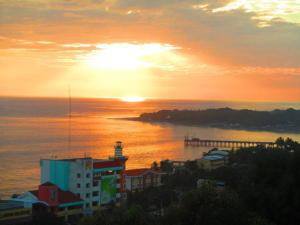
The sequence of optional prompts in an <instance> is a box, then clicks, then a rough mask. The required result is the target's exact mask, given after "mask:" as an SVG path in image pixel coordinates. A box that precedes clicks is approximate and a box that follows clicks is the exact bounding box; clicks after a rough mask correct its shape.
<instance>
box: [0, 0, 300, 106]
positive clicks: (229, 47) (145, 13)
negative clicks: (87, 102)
mask: <svg viewBox="0 0 300 225" xmlns="http://www.w3.org/2000/svg"><path fill="white" fill-rule="evenodd" d="M68 86H70V87H71V90H72V95H73V96H76V97H97V98H100V97H124V96H138V97H146V98H147V97H149V98H174V99H212V100H216V99H218V100H244V101H300V0H248V1H247V0H203V1H201V0H198V1H196V0H185V1H183V0H65V1H63V0H0V96H53V97H57V96H59V97H65V96H68Z"/></svg>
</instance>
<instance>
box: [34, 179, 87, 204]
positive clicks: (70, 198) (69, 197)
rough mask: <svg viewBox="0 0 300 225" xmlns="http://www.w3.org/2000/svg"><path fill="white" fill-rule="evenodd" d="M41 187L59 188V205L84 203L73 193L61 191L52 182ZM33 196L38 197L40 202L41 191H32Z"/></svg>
mask: <svg viewBox="0 0 300 225" xmlns="http://www.w3.org/2000/svg"><path fill="white" fill-rule="evenodd" d="M40 186H47V187H50V186H55V187H57V191H58V193H57V197H58V199H57V200H58V203H59V204H65V203H72V202H80V201H82V199H81V198H80V197H79V196H78V195H76V194H74V193H73V192H71V191H64V190H62V189H60V188H59V187H58V186H57V185H55V184H53V183H51V182H46V183H43V184H41V185H40ZM30 192H31V193H32V194H33V195H35V196H36V197H38V199H39V200H40V196H39V190H33V191H30Z"/></svg>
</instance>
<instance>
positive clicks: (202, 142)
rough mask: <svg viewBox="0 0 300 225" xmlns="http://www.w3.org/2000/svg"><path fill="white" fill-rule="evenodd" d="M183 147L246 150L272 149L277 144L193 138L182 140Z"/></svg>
mask: <svg viewBox="0 0 300 225" xmlns="http://www.w3.org/2000/svg"><path fill="white" fill-rule="evenodd" d="M184 146H186V147H189V146H191V147H222V148H247V147H256V146H264V147H270V148H274V147H277V144H276V143H274V142H261V141H231V140H209V139H200V138H195V137H188V136H186V137H185V138H184Z"/></svg>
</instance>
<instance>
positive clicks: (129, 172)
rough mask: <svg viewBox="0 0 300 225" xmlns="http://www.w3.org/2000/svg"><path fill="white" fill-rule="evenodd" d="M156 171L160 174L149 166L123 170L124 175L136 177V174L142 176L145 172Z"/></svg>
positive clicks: (157, 172)
mask: <svg viewBox="0 0 300 225" xmlns="http://www.w3.org/2000/svg"><path fill="white" fill-rule="evenodd" d="M148 172H150V173H156V174H161V172H159V171H155V170H152V169H149V168H141V169H132V170H126V171H125V172H124V175H125V176H131V177H138V176H143V175H144V174H146V173H148Z"/></svg>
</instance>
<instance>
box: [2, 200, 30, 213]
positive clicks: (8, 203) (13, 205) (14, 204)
mask: <svg viewBox="0 0 300 225" xmlns="http://www.w3.org/2000/svg"><path fill="white" fill-rule="evenodd" d="M23 207H24V203H23V202H19V201H13V200H0V211H5V210H10V209H18V208H23Z"/></svg>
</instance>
